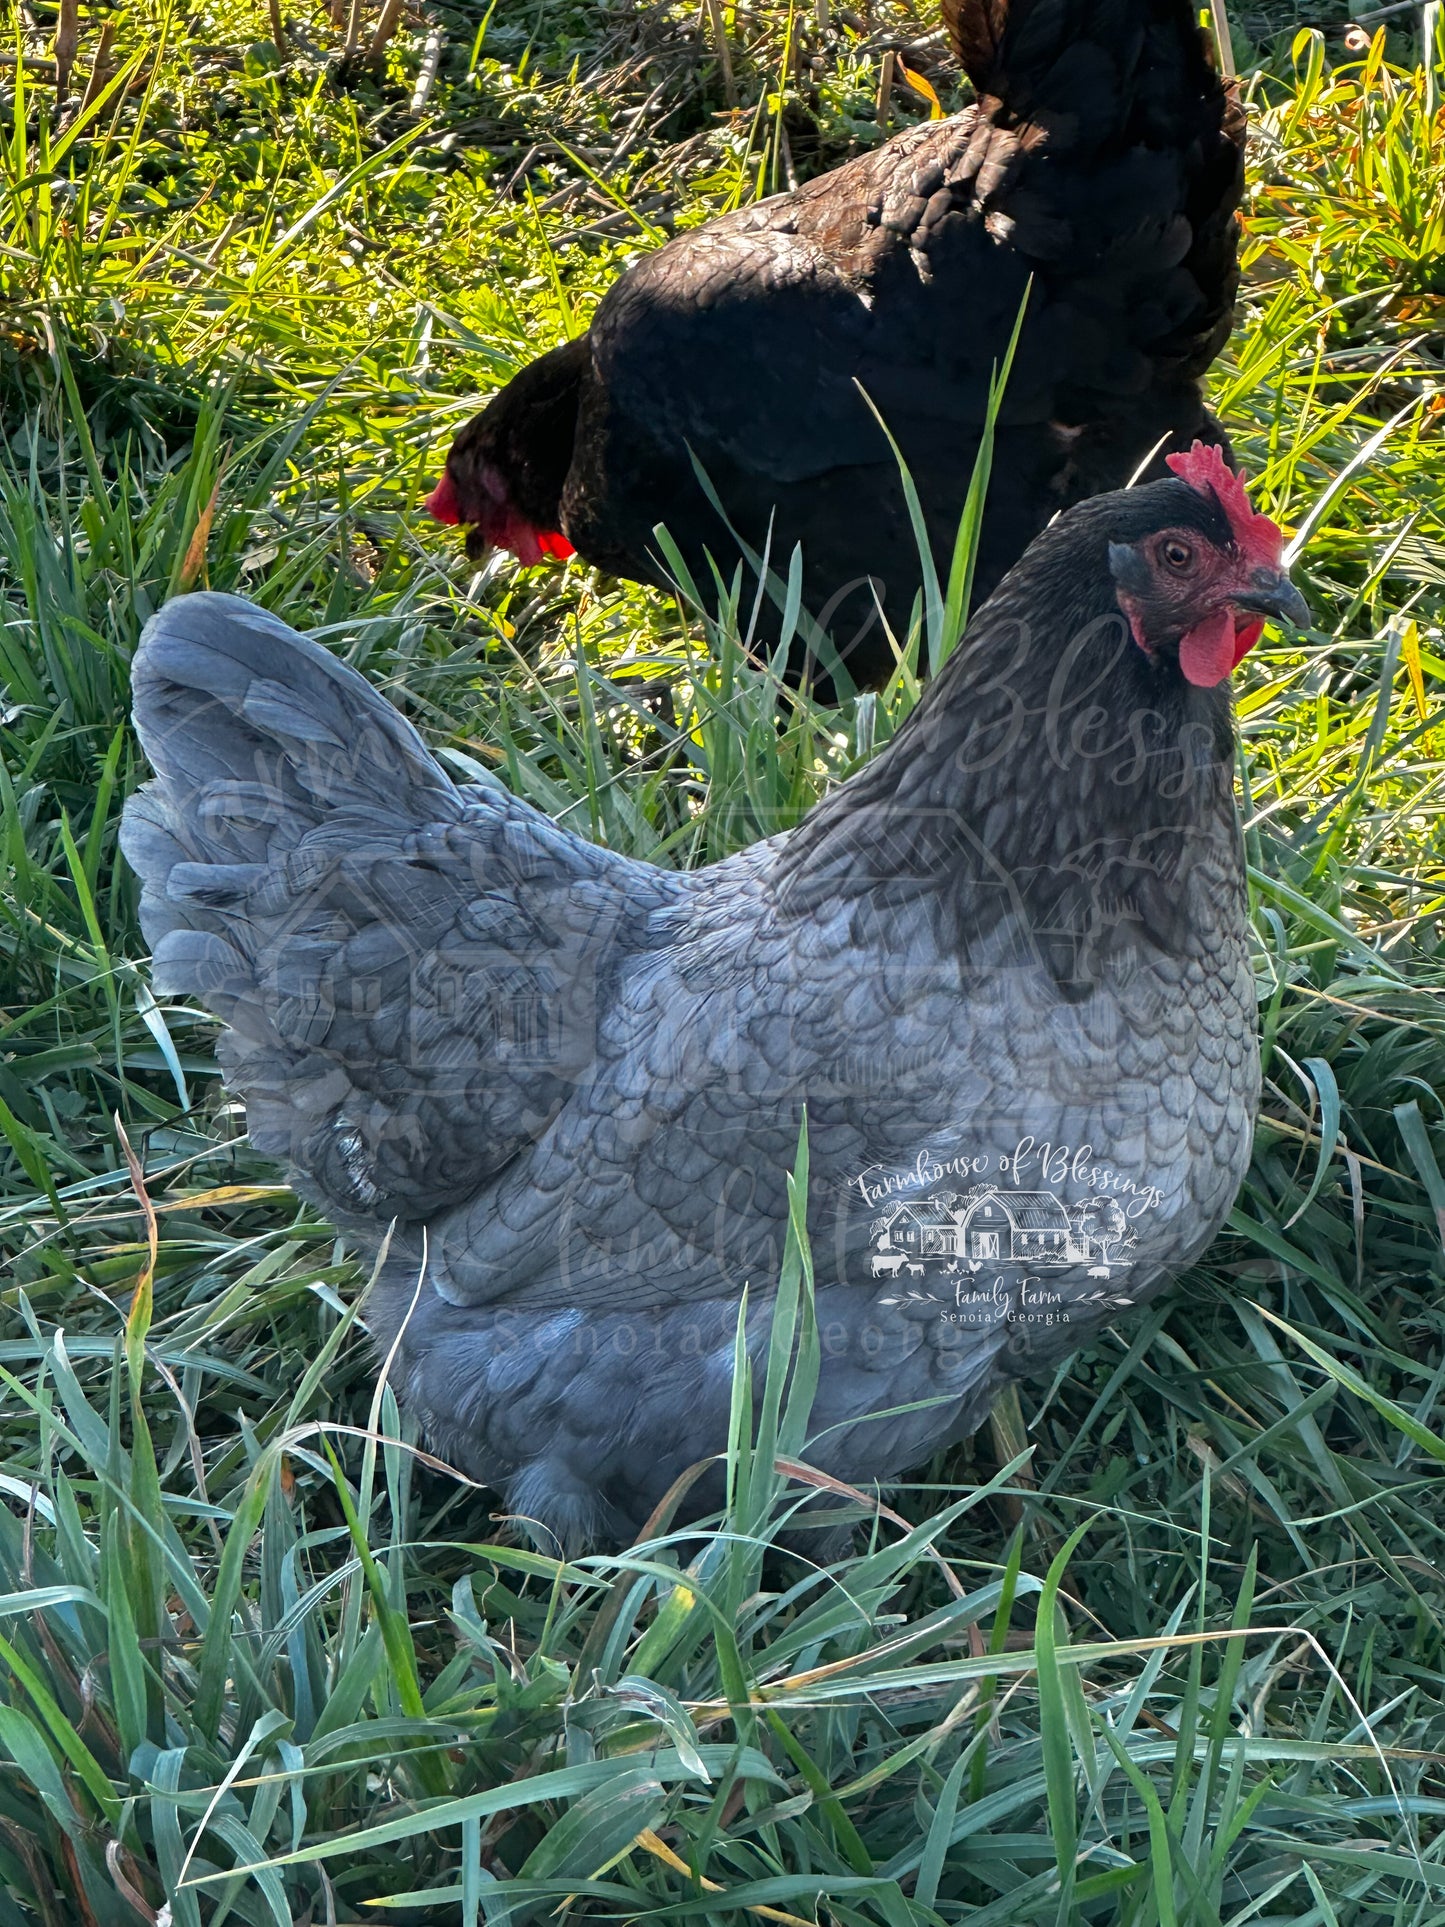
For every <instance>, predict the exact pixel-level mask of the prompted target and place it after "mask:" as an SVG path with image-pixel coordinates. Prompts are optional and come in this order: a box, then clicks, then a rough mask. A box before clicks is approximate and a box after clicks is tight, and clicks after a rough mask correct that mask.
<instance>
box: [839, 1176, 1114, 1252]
mask: <svg viewBox="0 0 1445 1927" xmlns="http://www.w3.org/2000/svg"><path fill="white" fill-rule="evenodd" d="M1133 1242H1134V1239H1133V1237H1132V1236H1131V1235H1130V1234H1129V1233H1128V1230H1127V1226H1126V1223H1125V1220H1124V1216H1123V1213H1122V1212H1121V1211H1120V1210H1119V1209H1118V1206H1117V1205H1114V1204H1112V1203H1110V1202H1108V1201H1101V1200H1090V1201H1088V1202H1086V1203H1084V1204H1080V1205H1075V1206H1074V1207H1073V1208H1072V1209H1069V1208H1067V1207H1066V1206H1065V1205H1064V1204H1063V1202H1062V1200H1061V1199H1059V1198H1057V1197H1055V1195H1054V1193H1053V1192H1052V1191H1013V1190H1008V1189H1005V1188H1002V1187H1000V1186H997V1185H978V1186H976V1187H975V1188H974V1189H973V1190H972V1191H969V1192H967V1193H965V1194H964V1195H963V1196H962V1197H960V1196H959V1195H958V1194H957V1193H955V1192H950V1191H945V1192H935V1193H933V1194H932V1195H931V1196H929V1197H926V1198H916V1199H911V1200H909V1201H907V1202H901V1201H900V1202H898V1203H895V1204H892V1205H890V1206H889V1207H888V1209H887V1210H886V1211H885V1212H884V1213H883V1214H882V1216H881V1217H879V1218H877V1219H875V1220H874V1223H873V1249H874V1251H875V1252H877V1253H879V1254H881V1255H883V1256H887V1255H889V1254H892V1253H899V1254H901V1255H902V1256H904V1257H906V1258H910V1259H913V1260H915V1261H926V1260H928V1259H942V1260H945V1261H948V1262H949V1263H950V1264H953V1263H957V1262H959V1261H962V1262H964V1263H967V1264H969V1265H980V1264H989V1263H1009V1262H1012V1263H1018V1264H1030V1265H1076V1264H1087V1263H1089V1262H1091V1261H1093V1260H1097V1259H1099V1258H1104V1259H1106V1260H1107V1261H1109V1262H1112V1263H1114V1264H1121V1263H1125V1264H1127V1263H1128V1258H1127V1256H1126V1250H1125V1248H1126V1247H1127V1245H1129V1244H1132V1243H1133Z"/></svg>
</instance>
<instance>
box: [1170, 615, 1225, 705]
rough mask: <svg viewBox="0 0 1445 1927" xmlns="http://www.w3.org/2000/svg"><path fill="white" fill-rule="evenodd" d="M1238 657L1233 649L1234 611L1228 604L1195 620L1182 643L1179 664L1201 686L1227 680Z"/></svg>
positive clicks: (1208, 687) (1209, 687) (1189, 677)
mask: <svg viewBox="0 0 1445 1927" xmlns="http://www.w3.org/2000/svg"><path fill="white" fill-rule="evenodd" d="M1237 661H1238V657H1237V656H1236V655H1235V653H1234V611H1233V610H1232V609H1231V608H1229V606H1228V605H1227V604H1226V605H1225V607H1224V608H1222V609H1216V610H1215V612H1214V614H1213V615H1212V616H1206V617H1205V619H1204V621H1203V622H1200V623H1196V624H1195V626H1194V628H1192V629H1190V630H1189V631H1188V632H1187V633H1186V634H1185V635H1184V636H1183V637H1182V638H1181V639H1180V643H1179V667H1180V668H1181V669H1182V670H1183V671H1184V674H1185V676H1186V677H1187V678H1188V679H1189V681H1190V682H1192V683H1193V684H1194V685H1195V687H1196V688H1199V689H1213V687H1214V685H1215V684H1216V683H1221V682H1223V681H1224V679H1225V677H1226V676H1227V675H1228V674H1229V672H1230V670H1231V669H1233V667H1234V665H1235V663H1236V662H1237Z"/></svg>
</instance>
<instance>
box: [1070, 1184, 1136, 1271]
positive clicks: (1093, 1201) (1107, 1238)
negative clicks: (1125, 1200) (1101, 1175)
mask: <svg viewBox="0 0 1445 1927" xmlns="http://www.w3.org/2000/svg"><path fill="white" fill-rule="evenodd" d="M1075 1223H1076V1224H1077V1226H1078V1231H1079V1236H1080V1237H1081V1238H1086V1239H1087V1240H1088V1242H1089V1245H1090V1247H1091V1248H1092V1249H1093V1250H1094V1251H1096V1252H1097V1253H1098V1255H1099V1256H1100V1257H1101V1258H1102V1259H1103V1260H1104V1263H1105V1264H1109V1263H1111V1262H1112V1260H1113V1259H1114V1258H1115V1257H1116V1256H1117V1254H1118V1252H1119V1250H1120V1249H1121V1247H1122V1246H1123V1245H1124V1244H1125V1242H1126V1241H1127V1240H1128V1238H1129V1220H1128V1219H1127V1218H1126V1217H1125V1216H1124V1212H1123V1208H1122V1206H1121V1205H1120V1204H1119V1202H1118V1200H1117V1199H1116V1198H1090V1199H1089V1201H1088V1203H1087V1204H1083V1205H1080V1207H1079V1211H1078V1216H1077V1217H1076V1219H1075Z"/></svg>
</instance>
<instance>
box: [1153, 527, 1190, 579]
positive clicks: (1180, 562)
mask: <svg viewBox="0 0 1445 1927" xmlns="http://www.w3.org/2000/svg"><path fill="white" fill-rule="evenodd" d="M1159 554H1160V557H1161V558H1162V560H1163V562H1164V566H1165V567H1166V568H1169V569H1174V570H1176V571H1177V572H1178V573H1180V574H1183V572H1184V570H1185V569H1188V568H1192V566H1193V564H1194V551H1193V549H1192V548H1190V546H1189V544H1188V543H1187V542H1181V541H1180V540H1179V538H1178V536H1175V535H1171V536H1168V537H1166V539H1165V540H1164V541H1163V542H1161V543H1160V544H1159Z"/></svg>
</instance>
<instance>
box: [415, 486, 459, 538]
mask: <svg viewBox="0 0 1445 1927" xmlns="http://www.w3.org/2000/svg"><path fill="white" fill-rule="evenodd" d="M422 507H423V508H424V509H425V510H426V512H427V514H428V515H430V516H432V517H433V518H434V519H435V520H436V521H438V522H445V523H446V524H447V525H448V526H449V527H451V528H455V527H456V526H457V524H458V523H459V522H460V521H461V519H462V510H461V504H460V502H458V500H457V492H456V490H455V489H454V488H453V487H452V478H451V476H450V475H447V474H445V473H444V474H443V475H442V478H441V480H440V481H439V482H438V483H437V485H436V487H435V488H434V489H433V490H432V492H431V494H430V495H428V497H427V498H426V500H425V501H424V502H423V503H422Z"/></svg>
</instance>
